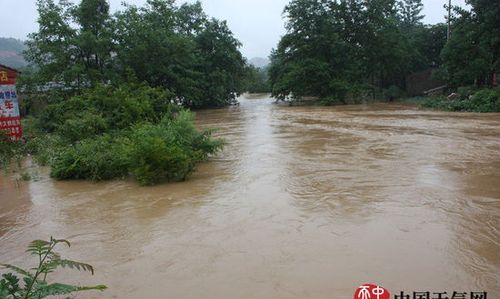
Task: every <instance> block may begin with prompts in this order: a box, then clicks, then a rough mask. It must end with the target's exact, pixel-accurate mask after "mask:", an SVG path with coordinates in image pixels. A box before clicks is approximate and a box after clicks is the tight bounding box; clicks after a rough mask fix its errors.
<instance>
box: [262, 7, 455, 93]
mask: <svg viewBox="0 0 500 299" xmlns="http://www.w3.org/2000/svg"><path fill="white" fill-rule="evenodd" d="M420 2H421V1H420V0H405V1H398V2H396V1H394V0H374V1H361V0H353V1H328V0H292V1H291V2H290V3H289V4H288V5H287V6H286V8H285V15H286V17H287V19H288V22H287V25H286V28H287V34H286V35H285V36H284V37H283V38H282V39H281V41H280V43H279V45H278V48H277V49H276V50H274V52H273V53H272V57H271V58H272V64H271V69H270V80H271V84H272V90H273V95H274V96H275V97H277V98H279V99H285V98H286V97H289V96H292V97H294V98H300V97H303V96H317V97H320V98H333V99H336V101H340V102H345V101H346V99H347V98H354V97H355V95H357V94H364V93H368V94H372V95H375V93H376V91H377V90H380V89H385V88H389V87H391V86H396V87H400V88H404V76H405V75H406V74H408V73H409V72H411V71H414V70H416V69H419V68H423V67H425V66H427V65H429V64H432V63H433V62H434V60H437V59H436V58H435V57H432V56H434V55H435V53H432V51H424V49H423V48H424V47H423V46H420V43H423V44H425V42H427V40H425V41H420V39H422V38H424V39H427V38H429V37H430V36H431V32H432V31H435V30H434V27H429V26H427V27H426V26H423V25H422V24H421V23H420V20H421V15H420V11H421V3H420ZM417 32H418V34H417ZM433 38H435V36H433ZM444 38H445V36H441V37H440V39H441V40H443V39H444ZM417 44H418V45H417Z"/></svg>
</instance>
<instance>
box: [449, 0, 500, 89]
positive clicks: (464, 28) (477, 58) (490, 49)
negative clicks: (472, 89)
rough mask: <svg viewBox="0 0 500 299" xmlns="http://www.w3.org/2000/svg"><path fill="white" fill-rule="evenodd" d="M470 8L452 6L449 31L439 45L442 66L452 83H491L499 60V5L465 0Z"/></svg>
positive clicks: (493, 2) (477, 0)
mask: <svg viewBox="0 0 500 299" xmlns="http://www.w3.org/2000/svg"><path fill="white" fill-rule="evenodd" d="M467 3H468V4H469V5H471V7H472V9H471V11H467V10H464V9H461V8H459V7H455V8H454V10H455V13H456V14H457V16H456V17H455V18H454V19H453V20H452V28H453V31H452V35H451V38H450V40H449V41H448V43H447V44H446V46H445V47H444V49H443V52H442V56H441V57H442V60H443V67H442V70H443V72H444V74H445V78H446V79H447V80H448V81H449V82H450V84H451V85H453V86H461V85H467V84H473V83H475V84H476V85H479V86H481V85H493V83H494V82H493V81H494V80H493V79H494V77H495V73H496V72H497V71H498V69H499V64H500V38H499V37H500V6H499V5H498V1H494V0H469V1H467Z"/></svg>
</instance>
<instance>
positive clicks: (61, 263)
mask: <svg viewBox="0 0 500 299" xmlns="http://www.w3.org/2000/svg"><path fill="white" fill-rule="evenodd" d="M44 267H46V268H48V269H55V268H57V267H61V268H66V267H67V268H70V269H77V270H78V271H87V272H90V273H92V275H94V267H92V266H91V265H89V264H85V263H80V262H75V261H70V260H62V259H55V260H51V261H49V262H47V263H46V264H45V265H44Z"/></svg>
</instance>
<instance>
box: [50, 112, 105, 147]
mask: <svg viewBox="0 0 500 299" xmlns="http://www.w3.org/2000/svg"><path fill="white" fill-rule="evenodd" d="M107 129H108V124H107V122H106V120H105V119H104V118H103V117H102V116H101V115H100V114H98V113H97V112H93V113H92V112H90V111H85V112H82V113H79V114H76V115H75V117H74V118H70V119H67V120H65V121H64V123H63V124H62V125H60V126H59V128H58V129H57V133H59V135H60V136H61V137H62V138H64V139H65V140H66V141H68V142H69V143H74V142H76V141H78V140H82V139H86V138H90V137H93V136H95V135H100V134H102V133H104V132H106V131H107Z"/></svg>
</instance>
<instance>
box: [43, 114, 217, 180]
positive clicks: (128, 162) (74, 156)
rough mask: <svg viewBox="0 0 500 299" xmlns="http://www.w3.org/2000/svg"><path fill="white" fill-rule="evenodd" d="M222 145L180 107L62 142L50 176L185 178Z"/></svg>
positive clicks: (76, 177) (148, 178) (52, 163)
mask: <svg viewBox="0 0 500 299" xmlns="http://www.w3.org/2000/svg"><path fill="white" fill-rule="evenodd" d="M221 146H222V142H221V141H220V140H217V139H213V138H211V136H210V132H209V131H206V132H198V131H197V130H196V128H195V127H194V121H193V114H192V113H190V112H188V111H181V112H180V113H178V114H177V116H176V117H174V118H169V117H164V118H163V120H162V121H161V122H159V123H156V124H155V123H145V124H141V125H136V126H134V127H133V128H132V129H131V130H130V131H123V132H122V133H121V134H118V133H115V134H104V135H101V136H97V137H94V138H89V139H84V140H81V141H79V142H77V143H75V144H73V145H68V146H65V147H62V148H59V152H58V153H57V154H55V155H54V157H53V158H52V160H51V163H50V166H51V168H52V171H51V176H52V177H54V178H57V179H88V180H93V181H99V180H109V179H114V178H122V177H125V176H127V175H129V174H132V175H133V176H134V177H135V178H136V179H137V180H138V181H139V183H141V184H143V185H152V184H155V183H158V182H160V181H162V180H166V181H181V180H184V179H185V178H186V177H187V176H188V175H189V174H191V173H192V172H193V170H194V168H195V166H196V164H197V163H199V162H201V161H203V160H205V159H207V158H208V156H209V155H210V154H212V153H215V152H216V151H217V150H219V149H220V148H221Z"/></svg>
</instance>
